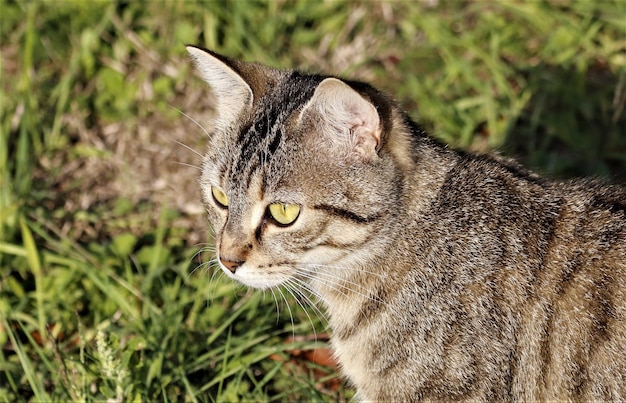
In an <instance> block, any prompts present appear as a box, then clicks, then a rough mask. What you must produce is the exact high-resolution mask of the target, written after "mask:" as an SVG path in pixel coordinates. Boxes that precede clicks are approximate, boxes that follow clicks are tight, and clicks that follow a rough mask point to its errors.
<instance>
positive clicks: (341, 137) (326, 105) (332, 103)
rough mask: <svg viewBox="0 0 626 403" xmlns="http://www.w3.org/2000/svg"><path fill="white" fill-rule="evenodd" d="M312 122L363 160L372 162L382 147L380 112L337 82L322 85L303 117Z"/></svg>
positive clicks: (305, 108) (331, 80) (329, 138)
mask: <svg viewBox="0 0 626 403" xmlns="http://www.w3.org/2000/svg"><path fill="white" fill-rule="evenodd" d="M308 113H313V115H311V118H312V119H313V120H314V121H315V122H316V123H319V124H320V127H325V128H326V130H323V131H322V135H323V136H324V137H326V140H327V141H328V142H329V143H330V144H334V145H336V146H337V147H340V148H342V149H343V150H344V152H347V153H348V154H350V153H354V152H356V153H357V154H359V155H360V157H361V158H365V159H367V158H373V157H374V156H375V155H376V152H377V150H378V149H379V148H380V144H381V128H380V117H379V116H378V111H377V110H376V108H375V107H374V105H372V104H371V103H370V102H369V101H367V100H366V99H365V98H363V96H361V94H359V93H358V92H357V91H355V90H354V89H352V87H350V86H349V85H348V84H346V83H344V82H343V81H341V80H338V79H336V78H327V79H325V80H324V81H322V82H321V83H320V84H319V86H318V87H317V89H316V90H315V93H314V94H313V97H312V98H311V100H310V101H309V103H308V104H307V105H306V106H305V107H304V109H303V110H302V112H301V117H302V116H304V115H306V114H308Z"/></svg>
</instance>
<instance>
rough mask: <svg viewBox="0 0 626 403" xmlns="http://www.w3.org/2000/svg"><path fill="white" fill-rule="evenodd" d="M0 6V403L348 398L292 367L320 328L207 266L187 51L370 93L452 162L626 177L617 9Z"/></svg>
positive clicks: (323, 376)
mask: <svg viewBox="0 0 626 403" xmlns="http://www.w3.org/2000/svg"><path fill="white" fill-rule="evenodd" d="M0 9H2V14H1V15H0V35H1V38H2V40H1V41H0V49H1V51H2V57H1V59H0V71H1V76H0V77H1V91H2V92H1V96H0V346H2V349H1V350H0V401H19V400H37V401H47V400H57V401H66V400H88V401H93V400H104V399H109V400H111V401H122V400H123V401H128V400H141V401H146V400H148V401H151V400H158V401H171V400H185V401H240V400H253V401H272V400H274V401H283V400H325V401H328V400H349V399H350V398H351V397H352V396H353V391H352V390H350V389H349V388H348V387H347V386H345V385H343V383H341V381H340V380H339V379H338V377H337V375H336V371H335V370H334V369H333V368H328V367H325V366H323V365H320V364H318V363H316V362H315V361H312V360H309V359H305V358H303V357H304V356H305V355H298V353H297V352H298V351H300V352H302V351H310V350H314V349H320V348H323V347H325V345H326V342H325V338H324V337H322V336H323V332H324V329H325V327H324V326H325V324H324V322H323V320H322V319H321V318H319V315H316V314H315V312H314V310H312V309H309V310H308V311H304V310H303V309H301V307H300V306H299V304H298V301H295V300H294V299H293V298H291V297H290V296H286V297H285V298H286V299H287V300H288V301H289V305H287V304H285V303H284V302H283V301H281V300H282V297H281V295H280V294H278V293H277V294H276V296H275V297H272V295H271V294H267V295H265V294H263V293H260V292H253V291H249V290H246V289H244V288H243V287H240V286H238V285H237V284H234V283H232V282H230V281H228V280H226V279H224V278H223V277H222V276H220V275H219V273H217V272H215V271H214V269H213V268H212V267H208V266H207V265H206V264H205V263H204V262H207V261H208V260H209V259H210V252H209V250H210V248H206V247H205V246H207V245H209V244H210V242H211V239H210V232H209V229H208V225H207V224H206V222H205V219H204V216H203V214H202V207H201V205H200V203H199V201H200V198H199V192H198V190H197V182H196V180H197V177H198V170H197V166H198V165H199V156H198V155H197V154H196V153H194V152H193V150H196V151H197V152H201V151H202V147H203V133H202V130H200V129H199V128H198V127H197V126H195V125H194V124H193V123H192V122H191V121H190V120H189V119H187V118H186V117H185V116H183V115H182V114H181V113H180V112H178V111H179V110H180V111H182V112H184V113H185V114H187V115H189V116H190V117H192V118H193V119H195V120H198V121H199V122H200V123H202V124H203V125H208V124H209V123H208V122H209V115H210V109H211V106H212V100H211V98H210V96H209V91H208V88H207V87H206V86H205V85H203V83H201V82H200V80H199V79H198V78H197V77H195V76H194V72H193V70H192V68H191V66H190V63H189V60H188V59H187V56H186V55H185V49H184V46H183V45H184V44H186V43H192V44H202V45H205V46H206V47H209V48H212V49H215V50H217V51H219V52H222V53H224V54H227V55H230V56H233V57H241V58H244V59H246V60H256V61H260V62H263V63H267V64H270V65H274V66H279V67H296V68H302V69H305V70H312V71H325V72H329V73H334V74H339V75H345V76H349V77H356V78H359V79H363V80H367V81H370V82H372V83H373V84H374V85H376V86H378V87H380V88H382V89H384V90H385V91H387V92H389V93H391V94H394V96H395V97H396V98H397V99H398V100H399V102H400V103H401V104H402V105H403V106H404V107H405V108H406V109H407V110H410V111H412V114H413V115H414V116H415V117H416V118H419V120H420V121H421V122H422V124H423V125H424V126H425V127H427V128H428V129H429V130H430V131H431V132H432V133H433V134H434V135H436V136H437V137H439V138H441V139H442V140H444V141H446V142H448V143H449V144H451V145H452V146H454V147H459V148H468V149H473V150H478V151H488V150H493V149H499V150H501V152H503V153H505V154H510V155H516V156H517V157H519V158H520V159H521V160H522V161H523V162H525V163H526V164H528V165H530V166H532V167H534V168H535V169H537V170H539V171H541V172H544V173H546V174H549V175H552V176H557V177H570V176H574V175H593V176H601V177H605V178H607V179H608V180H613V181H622V182H623V181H624V180H625V179H626V133H625V132H626V130H624V128H625V127H626V112H624V105H625V102H626V83H625V81H626V42H625V41H624V38H625V37H626V3H624V2H622V1H620V0H614V1H610V0H607V1H600V2H591V1H586V0H580V1H574V0H571V1H541V2H540V1H536V2H535V1H533V2H524V1H498V2H480V1H464V2H460V1H459V2H446V1H424V2H389V3H385V2H375V3H373V2H350V3H346V2H309V1H303V0H295V1H288V2H287V1H271V2H264V1H246V2H244V1H235V2H227V1H215V2H206V3H200V2H192V1H188V2H174V1H159V2H157V1H154V2H153V1H151V2H107V1H103V2H87V1H84V2H83V1H78V0H75V1H66V2H62V3H57V2H55V3H52V2H36V1H34V2H26V1H8V0H0ZM275 298H276V300H275ZM309 315H310V316H311V318H309ZM292 317H293V322H292ZM314 333H316V334H318V335H319V334H322V336H320V337H318V340H317V341H315V340H314V337H312V335H313V334H314Z"/></svg>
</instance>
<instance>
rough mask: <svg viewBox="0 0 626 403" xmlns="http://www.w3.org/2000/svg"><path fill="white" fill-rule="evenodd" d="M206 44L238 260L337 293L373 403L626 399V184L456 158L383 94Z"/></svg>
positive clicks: (353, 362)
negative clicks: (248, 59) (556, 178)
mask: <svg viewBox="0 0 626 403" xmlns="http://www.w3.org/2000/svg"><path fill="white" fill-rule="evenodd" d="M187 49H188V52H189V54H190V56H191V58H192V60H193V62H194V64H195V65H196V67H197V68H198V69H199V71H200V73H201V75H202V76H203V78H204V79H205V80H206V81H207V82H208V84H209V86H210V88H211V90H212V92H213V94H214V95H215V97H216V102H217V106H216V112H217V117H216V120H215V125H214V128H213V129H212V130H211V135H210V138H209V144H208V149H207V152H206V155H205V157H204V161H203V167H202V175H201V179H200V184H201V187H202V192H203V198H204V202H205V203H206V206H207V211H208V217H209V220H210V222H211V223H212V226H213V228H214V230H215V248H216V255H217V260H218V261H219V266H220V267H221V269H222V270H223V271H224V273H226V274H227V275H228V277H230V278H232V279H234V280H237V281H239V282H241V283H243V284H245V285H247V286H250V287H254V288H259V289H268V288H272V287H278V286H285V287H290V288H292V289H295V288H296V287H298V290H302V289H306V290H308V292H310V293H311V294H312V295H313V296H315V297H317V298H319V300H321V302H322V304H323V305H324V306H325V308H326V310H327V313H328V320H329V325H330V328H331V329H332V337H331V345H332V348H333V350H334V353H335V355H336V357H337V359H338V361H339V363H340V366H341V371H342V372H343V374H345V376H346V377H347V378H348V379H349V381H350V382H351V383H352V384H353V385H354V386H355V387H356V390H357V398H358V399H360V400H364V401H418V400H455V401H457V400H490V401H537V400H544V401H545V400H561V399H564V400H580V401H588V400H613V401H624V400H626V192H625V191H624V190H623V189H621V188H619V187H616V186H605V185H600V184H598V183H596V182H593V181H589V180H587V181H568V182H558V181H552V180H548V179H544V178H542V177H541V176H539V175H537V174H535V173H533V172H531V171H529V170H526V169H525V168H523V167H522V166H520V165H519V164H518V163H516V162H514V161H513V160H510V159H506V158H504V157H500V156H488V155H475V154H472V153H468V152H463V151H455V150H452V149H450V148H448V147H446V146H445V145H443V144H441V143H439V142H438V141H436V140H435V139H433V138H432V137H429V135H427V134H426V133H425V132H424V131H423V130H422V129H420V127H419V126H418V125H417V124H416V123H414V122H413V121H412V120H411V119H410V118H409V117H408V115H407V114H406V113H405V112H403V111H402V110H401V109H400V108H399V107H398V106H397V105H396V104H395V103H394V101H392V100H391V98H390V97H388V96H386V95H384V94H383V93H382V92H380V91H379V90H377V89H375V88H373V87H372V86H370V85H368V84H365V83H361V82H356V81H349V80H343V79H340V78H337V77H332V76H324V75H314V74H305V73H302V72H298V71H290V70H279V69H275V68H271V67H268V66H264V65H261V64H256V63H249V62H243V61H239V60H235V59H232V58H229V57H225V56H222V55H219V54H216V53H214V52H212V51H209V50H206V49H203V48H200V47H194V46H189V47H187ZM300 292H302V291H300ZM300 292H299V293H300Z"/></svg>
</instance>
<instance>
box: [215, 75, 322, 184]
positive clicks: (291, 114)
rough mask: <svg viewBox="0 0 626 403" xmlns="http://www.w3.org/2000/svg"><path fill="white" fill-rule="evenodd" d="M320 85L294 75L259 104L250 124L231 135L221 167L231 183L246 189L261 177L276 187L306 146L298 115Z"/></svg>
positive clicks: (305, 77)
mask: <svg viewBox="0 0 626 403" xmlns="http://www.w3.org/2000/svg"><path fill="white" fill-rule="evenodd" d="M307 77H308V78H307ZM317 81H318V80H311V78H310V76H302V75H297V74H295V73H294V75H292V76H289V77H286V78H285V79H284V80H283V81H281V82H279V83H277V85H276V86H275V88H273V89H272V90H270V91H268V93H266V94H265V95H264V96H263V97H261V99H259V100H258V102H257V103H256V104H255V106H254V111H253V113H252V114H251V118H250V119H249V120H248V122H246V123H244V124H243V125H242V126H241V127H240V128H239V130H237V131H235V132H234V133H231V135H230V138H229V143H230V144H228V155H227V156H226V158H225V159H224V163H223V164H222V167H221V169H222V172H221V175H223V176H224V177H225V178H226V179H228V182H229V183H231V184H233V185H234V184H238V185H239V186H241V187H242V188H243V189H245V188H248V187H249V186H250V184H251V182H252V180H253V179H254V178H255V177H257V176H258V177H260V178H261V182H262V183H263V186H264V187H272V186H273V185H275V183H276V181H277V180H279V179H280V176H281V174H284V173H285V172H287V171H290V168H291V166H292V165H293V164H294V163H295V161H294V160H295V159H296V157H297V155H298V154H299V153H298V150H299V149H300V147H301V145H302V144H301V139H299V138H298V134H299V133H298V130H297V128H296V123H295V122H296V120H297V114H298V112H299V110H300V109H301V108H302V107H303V106H304V104H306V102H307V101H308V100H309V99H310V97H311V96H312V94H313V92H314V90H315V84H316V82H317ZM218 152H221V150H218Z"/></svg>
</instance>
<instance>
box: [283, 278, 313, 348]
mask: <svg viewBox="0 0 626 403" xmlns="http://www.w3.org/2000/svg"><path fill="white" fill-rule="evenodd" d="M285 289H286V290H287V292H288V293H289V294H291V296H292V297H293V298H294V299H295V300H296V303H297V304H298V305H299V306H300V307H301V308H302V310H303V311H304V314H305V315H306V317H307V318H308V319H309V323H310V324H311V330H313V338H314V339H315V341H317V332H316V331H315V325H314V324H313V319H311V316H310V315H309V313H308V312H307V309H306V307H305V306H304V305H303V303H302V302H301V301H300V299H299V298H298V297H297V296H296V295H295V294H294V292H295V293H296V294H298V295H300V296H302V297H303V298H304V299H305V300H306V297H305V296H303V295H302V293H301V291H300V290H299V289H298V288H297V287H294V284H292V283H291V280H287V281H286V282H285Z"/></svg>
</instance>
